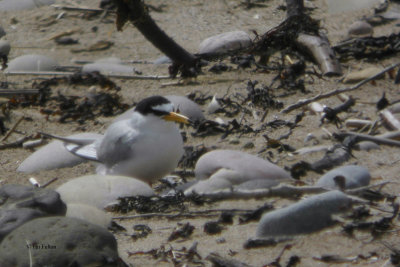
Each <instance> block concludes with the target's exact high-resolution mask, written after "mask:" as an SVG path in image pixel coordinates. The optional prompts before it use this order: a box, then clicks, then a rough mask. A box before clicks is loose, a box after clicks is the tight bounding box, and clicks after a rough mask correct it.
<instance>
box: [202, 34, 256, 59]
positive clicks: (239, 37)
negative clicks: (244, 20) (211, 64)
mask: <svg viewBox="0 0 400 267" xmlns="http://www.w3.org/2000/svg"><path fill="white" fill-rule="evenodd" d="M251 44H252V41H251V38H250V36H249V35H248V34H247V33H246V32H244V31H232V32H225V33H221V34H218V35H215V36H211V37H209V38H207V39H205V40H204V41H202V42H201V43H200V45H199V54H207V53H212V54H214V53H225V52H229V51H231V50H236V49H240V48H246V47H249V46H250V45H251Z"/></svg>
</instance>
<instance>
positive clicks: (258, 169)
mask: <svg viewBox="0 0 400 267" xmlns="http://www.w3.org/2000/svg"><path fill="white" fill-rule="evenodd" d="M194 171H195V175H196V178H197V179H198V180H199V182H197V183H196V184H194V185H192V186H191V187H189V188H188V189H187V190H186V191H185V194H191V193H193V191H196V192H197V193H211V192H213V191H216V190H221V189H226V188H231V187H232V186H235V187H236V188H238V189H248V190H251V189H257V188H269V187H272V186H275V185H277V184H279V183H281V182H284V181H291V180H292V179H291V177H290V174H289V173H287V172H286V171H285V170H283V169H282V168H280V167H279V166H277V165H275V164H273V163H271V162H269V161H267V160H264V159H262V158H259V157H257V156H254V155H251V154H248V153H245V152H242V151H236V150H214V151H211V152H208V153H206V154H204V155H203V156H201V157H200V159H199V160H198V161H197V163H196V167H195V170H194Z"/></svg>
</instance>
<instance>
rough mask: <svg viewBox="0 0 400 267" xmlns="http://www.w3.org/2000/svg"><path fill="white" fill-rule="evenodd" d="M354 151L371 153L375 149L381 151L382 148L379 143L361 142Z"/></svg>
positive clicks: (355, 146)
mask: <svg viewBox="0 0 400 267" xmlns="http://www.w3.org/2000/svg"><path fill="white" fill-rule="evenodd" d="M354 149H355V150H361V151H370V150H375V149H381V147H380V146H379V145H378V144H377V143H374V142H371V141H361V142H358V143H357V144H355V145H354Z"/></svg>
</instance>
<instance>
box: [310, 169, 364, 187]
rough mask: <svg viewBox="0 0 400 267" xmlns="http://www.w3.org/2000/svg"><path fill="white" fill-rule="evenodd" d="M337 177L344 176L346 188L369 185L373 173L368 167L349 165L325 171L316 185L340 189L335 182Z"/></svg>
mask: <svg viewBox="0 0 400 267" xmlns="http://www.w3.org/2000/svg"><path fill="white" fill-rule="evenodd" d="M336 177H342V178H344V188H345V189H351V188H357V187H362V186H367V185H369V182H370V181H371V174H370V173H369V171H368V169H367V168H365V167H362V166H357V165H348V166H342V167H339V168H336V169H333V170H331V171H329V172H327V173H325V174H324V175H323V176H322V177H321V178H319V180H318V181H317V183H316V184H315V185H316V186H320V187H325V188H329V189H339V186H338V185H337V183H336V182H335V178H336Z"/></svg>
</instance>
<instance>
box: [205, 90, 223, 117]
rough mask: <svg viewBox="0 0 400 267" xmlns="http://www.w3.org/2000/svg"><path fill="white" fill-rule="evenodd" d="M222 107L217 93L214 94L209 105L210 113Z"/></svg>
mask: <svg viewBox="0 0 400 267" xmlns="http://www.w3.org/2000/svg"><path fill="white" fill-rule="evenodd" d="M219 109H221V104H220V103H219V102H218V100H217V95H214V96H213V98H212V99H211V102H210V103H209V104H208V106H207V112H208V114H212V113H215V112H216V111H217V110H219Z"/></svg>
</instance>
